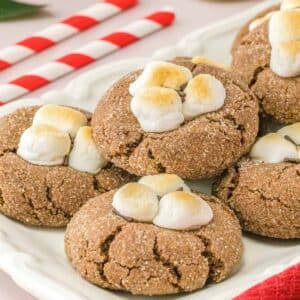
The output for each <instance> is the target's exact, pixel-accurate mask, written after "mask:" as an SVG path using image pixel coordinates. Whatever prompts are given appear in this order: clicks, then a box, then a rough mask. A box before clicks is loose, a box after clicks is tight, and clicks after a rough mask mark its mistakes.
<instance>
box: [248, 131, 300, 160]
mask: <svg viewBox="0 0 300 300" xmlns="http://www.w3.org/2000/svg"><path fill="white" fill-rule="evenodd" d="M250 157H251V158H252V159H254V160H257V161H262V162H266V163H280V162H283V161H285V160H287V159H298V151H297V147H296V146H295V145H294V144H293V143H292V142H290V141H288V140H287V139H285V138H284V137H283V136H282V135H281V134H279V133H269V134H267V135H265V136H263V137H261V138H259V139H258V140H257V142H256V143H255V144H254V146H253V147H252V150H251V152H250Z"/></svg>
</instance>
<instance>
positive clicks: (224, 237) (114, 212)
mask: <svg viewBox="0 0 300 300" xmlns="http://www.w3.org/2000/svg"><path fill="white" fill-rule="evenodd" d="M65 250H66V253H67V256H68V257H69V259H70V261H71V263H72V265H73V266H74V267H75V268H76V270H77V271H78V272H79V273H80V274H81V275H82V276H83V277H84V278H86V279H87V280H88V281H90V282H92V283H94V284H96V285H99V286H100V287H103V288H108V289H112V290H121V291H128V292H131V293H133V294H141V295H165V294H175V293H179V292H191V291H194V290H196V289H199V288H201V287H203V286H204V285H205V283H206V281H207V280H208V279H211V280H212V281H214V282H220V281H222V280H224V279H225V278H227V277H228V276H229V275H230V274H231V273H232V272H233V271H234V270H236V269H237V267H238V266H239V262H240V259H241V255H242V251H243V245H242V238H241V232H240V228H239V224H238V220H237V219H236V217H235V215H234V214H233V213H232V212H231V210H230V209H228V207H226V206H225V205H223V204H221V202H220V201H219V200H217V199H216V198H214V197H211V196H208V195H204V194H198V193H197V194H196V193H192V192H190V190H189V188H188V187H187V186H186V185H185V184H184V182H183V181H182V180H181V179H180V178H179V177H178V176H176V175H171V174H159V175H153V176H147V177H146V178H142V179H141V180H140V181H139V182H138V183H128V184H126V185H124V186H123V187H122V188H120V189H119V190H115V191H110V192H108V193H105V194H102V195H100V196H98V197H96V198H93V199H91V200H89V201H88V202H87V203H86V204H85V205H84V206H83V207H82V208H81V209H80V210H79V211H78V212H77V213H76V214H75V216H74V217H73V218H72V220H71V222H70V223H69V224H68V226H67V230H66V234H65Z"/></svg>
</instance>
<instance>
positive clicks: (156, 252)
mask: <svg viewBox="0 0 300 300" xmlns="http://www.w3.org/2000/svg"><path fill="white" fill-rule="evenodd" d="M152 251H153V256H154V259H155V260H156V261H157V262H160V263H162V265H163V266H164V267H166V268H168V269H169V270H170V271H171V273H172V274H173V275H175V277H176V280H177V282H176V283H175V282H171V281H169V283H170V284H171V285H172V286H173V287H174V288H176V289H178V291H179V292H183V291H184V289H183V288H182V287H181V286H180V283H179V282H180V279H181V273H180V271H179V269H178V267H177V266H176V265H175V264H173V263H172V262H171V261H170V260H168V259H166V258H164V257H163V256H162V255H161V254H160V252H159V249H158V243H157V237H155V238H154V243H153V250H152ZM152 277H153V276H152Z"/></svg>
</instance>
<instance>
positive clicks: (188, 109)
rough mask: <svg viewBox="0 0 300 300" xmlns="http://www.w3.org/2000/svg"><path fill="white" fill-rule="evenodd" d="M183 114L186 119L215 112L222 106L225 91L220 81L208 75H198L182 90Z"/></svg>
mask: <svg viewBox="0 0 300 300" xmlns="http://www.w3.org/2000/svg"><path fill="white" fill-rule="evenodd" d="M184 92H185V94H186V97H185V101H184V103H183V114H184V117H185V118H186V119H192V118H193V117H196V116H198V115H201V114H204V113H208V112H212V111H216V110H218V109H219V108H221V107H222V106H223V105H224V101H225V98H226V91H225V88H224V86H223V84H222V82H221V81H219V80H218V79H216V78H215V77H214V76H212V75H209V74H199V75H197V76H195V77H194V78H193V79H192V80H190V81H189V83H188V85H187V86H186V88H185V90H184Z"/></svg>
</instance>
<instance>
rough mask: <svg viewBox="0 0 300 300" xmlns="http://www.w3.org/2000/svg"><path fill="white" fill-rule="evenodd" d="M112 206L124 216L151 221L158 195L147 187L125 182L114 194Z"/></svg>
mask: <svg viewBox="0 0 300 300" xmlns="http://www.w3.org/2000/svg"><path fill="white" fill-rule="evenodd" d="M112 206H113V208H114V209H115V210H116V212H117V213H118V214H119V215H121V216H123V217H125V218H130V219H133V220H136V221H141V222H151V221H152V220H153V218H154V217H155V215H156V214H157V212H158V197H157V195H156V193H155V192H154V191H153V190H152V189H150V188H149V187H147V186H145V185H143V184H140V183H136V182H132V183H127V184H125V185H124V186H122V187H121V188H120V189H119V190H118V191H117V192H116V193H115V194H114V196H113V201H112Z"/></svg>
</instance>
